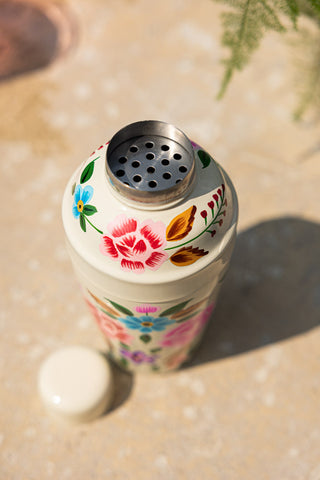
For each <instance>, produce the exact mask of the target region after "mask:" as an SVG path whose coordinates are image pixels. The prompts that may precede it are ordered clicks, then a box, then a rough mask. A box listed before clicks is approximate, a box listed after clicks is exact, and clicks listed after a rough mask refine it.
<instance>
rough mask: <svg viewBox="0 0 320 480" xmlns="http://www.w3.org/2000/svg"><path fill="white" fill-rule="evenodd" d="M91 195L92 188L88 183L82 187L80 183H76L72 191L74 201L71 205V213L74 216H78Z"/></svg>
mask: <svg viewBox="0 0 320 480" xmlns="http://www.w3.org/2000/svg"><path fill="white" fill-rule="evenodd" d="M92 196H93V188H92V187H91V186H90V185H87V186H86V187H84V188H82V187H81V185H77V187H76V189H75V192H74V201H73V206H72V213H73V216H74V217H75V218H79V216H80V214H81V213H82V212H83V207H84V206H85V205H87V203H88V202H90V200H91V198H92Z"/></svg>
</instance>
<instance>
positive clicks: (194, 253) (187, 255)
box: [170, 247, 209, 267]
mask: <svg viewBox="0 0 320 480" xmlns="http://www.w3.org/2000/svg"><path fill="white" fill-rule="evenodd" d="M208 253H209V252H206V251H205V250H203V249H199V248H198V247H195V248H193V247H183V248H180V250H178V251H177V252H176V253H174V254H173V255H171V257H170V261H171V262H172V263H173V264H174V265H176V266H177V267H185V266H186V265H191V264H192V263H194V262H196V261H197V260H199V258H201V257H204V256H205V255H207V254H208Z"/></svg>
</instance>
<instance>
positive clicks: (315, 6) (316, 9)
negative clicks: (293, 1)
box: [305, 0, 320, 19]
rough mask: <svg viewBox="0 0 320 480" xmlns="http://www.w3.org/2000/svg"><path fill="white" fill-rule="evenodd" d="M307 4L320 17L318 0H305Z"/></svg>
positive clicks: (319, 0)
mask: <svg viewBox="0 0 320 480" xmlns="http://www.w3.org/2000/svg"><path fill="white" fill-rule="evenodd" d="M305 1H306V3H307V4H309V5H310V7H311V9H312V11H313V12H314V13H315V14H316V15H317V17H318V19H320V0H305Z"/></svg>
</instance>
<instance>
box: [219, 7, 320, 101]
mask: <svg viewBox="0 0 320 480" xmlns="http://www.w3.org/2000/svg"><path fill="white" fill-rule="evenodd" d="M216 1H218V2H222V3H227V4H229V5H230V6H231V7H232V8H233V10H232V11H229V12H224V13H222V23H223V27H224V33H223V36H222V44H223V45H224V46H226V47H228V48H229V50H230V56H229V58H227V59H225V60H224V61H223V63H224V64H225V73H224V77H223V79H222V82H221V87H220V91H219V93H218V98H222V97H223V95H224V93H225V91H226V89H227V86H228V84H229V82H230V80H231V78H232V75H233V74H234V72H235V70H242V68H243V67H244V66H245V65H246V64H247V63H248V61H249V59H250V57H251V55H252V53H253V52H254V51H255V50H256V49H257V48H258V47H259V45H260V41H261V40H262V38H263V36H264V34H265V32H266V31H267V30H274V31H276V32H279V33H283V32H285V31H286V28H285V27H284V25H283V24H282V23H281V21H280V19H279V14H278V11H279V12H280V13H286V14H287V15H288V16H289V17H290V18H291V20H292V22H293V24H294V25H296V20H297V16H298V13H299V12H298V5H297V2H296V0H229V1H228V0H216ZM309 1H314V0H309ZM315 1H318V0H315Z"/></svg>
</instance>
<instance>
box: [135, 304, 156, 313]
mask: <svg viewBox="0 0 320 480" xmlns="http://www.w3.org/2000/svg"><path fill="white" fill-rule="evenodd" d="M135 310H136V312H139V313H154V312H157V311H158V310H159V307H156V306H155V305H149V304H148V303H145V304H143V305H138V306H137V307H136V309H135Z"/></svg>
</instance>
